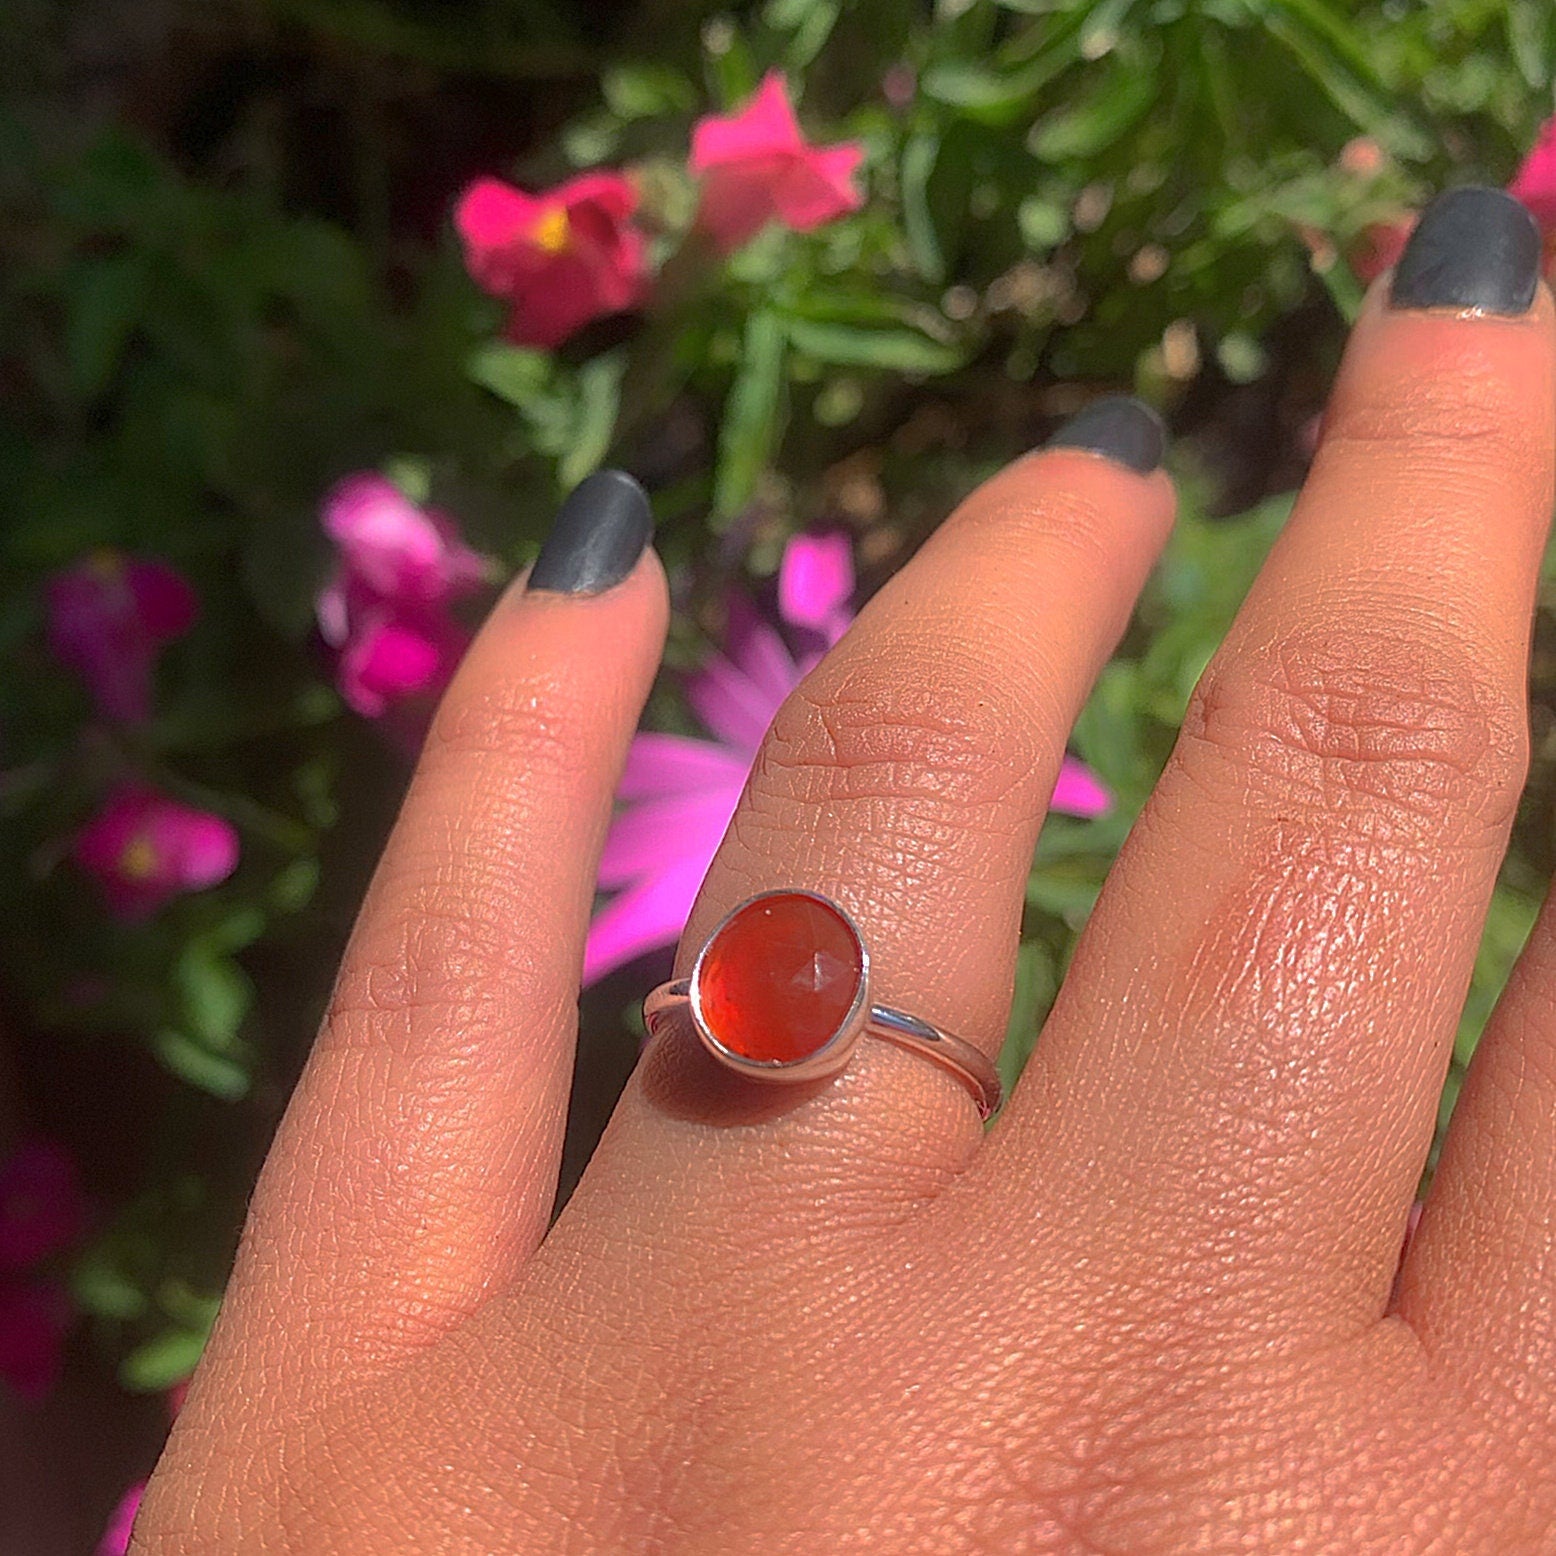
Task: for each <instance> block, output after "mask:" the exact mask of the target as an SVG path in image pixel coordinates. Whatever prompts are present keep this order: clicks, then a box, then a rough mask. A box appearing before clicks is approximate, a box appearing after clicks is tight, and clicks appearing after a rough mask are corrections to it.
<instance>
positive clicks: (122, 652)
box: [47, 551, 199, 724]
mask: <svg viewBox="0 0 1556 1556" xmlns="http://www.w3.org/2000/svg"><path fill="white" fill-rule="evenodd" d="M47 599H48V612H49V624H48V639H49V647H50V648H51V649H52V650H53V652H54V654H55V656H56V657H57V658H58V659H59V660H60V661H61V662H62V663H64V664H67V665H69V666H70V668H71V669H72V670H74V671H75V672H76V673H77V674H78V675H79V676H80V677H81V679H82V680H83V681H85V682H86V684H87V688H88V690H90V692H91V693H92V698H93V700H94V701H95V702H96V704H97V710H98V712H99V713H100V714H101V715H102V716H103V717H104V718H106V719H112V720H114V721H115V722H116V723H122V724H139V723H144V722H145V721H146V720H147V719H148V718H150V717H151V676H152V670H153V669H154V667H155V665H156V662H157V655H158V653H159V652H160V651H161V650H162V648H163V647H164V646H165V645H166V644H168V643H171V642H172V641H173V640H174V639H175V638H179V637H182V636H183V635H184V633H186V632H187V631H188V630H189V628H190V627H191V626H192V625H193V624H194V619H195V615H196V613H197V611H198V608H199V602H198V601H197V600H196V598H195V593H194V590H193V589H191V588H190V587H189V585H188V584H187V583H185V582H184V580H183V579H182V578H181V577H180V576H179V575H178V574H177V573H176V572H174V571H173V569H172V568H171V567H169V566H168V565H167V564H166V563H164V562H152V561H147V560H144V559H142V558H139V557H126V556H123V555H121V554H120V553H119V552H117V551H98V552H94V553H93V554H92V555H91V556H89V557H87V558H86V559H85V560H84V561H81V562H78V563H77V564H76V565H75V566H74V567H72V568H70V569H68V570H67V571H66V572H63V573H57V574H55V576H54V577H53V578H52V579H50V581H49V584H48V590H47Z"/></svg>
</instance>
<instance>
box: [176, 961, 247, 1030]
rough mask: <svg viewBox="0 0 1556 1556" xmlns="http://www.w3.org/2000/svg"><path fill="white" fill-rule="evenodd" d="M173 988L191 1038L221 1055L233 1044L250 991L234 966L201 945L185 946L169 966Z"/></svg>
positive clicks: (245, 1009) (234, 964)
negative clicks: (170, 966)
mask: <svg viewBox="0 0 1556 1556" xmlns="http://www.w3.org/2000/svg"><path fill="white" fill-rule="evenodd" d="M173 986H174V988H175V989H176V990H177V991H178V996H179V1006H180V1009H181V1011H182V1013H183V1020H184V1024H185V1027H186V1030H187V1031H188V1033H189V1035H190V1036H191V1037H194V1038H197V1039H198V1040H199V1041H200V1042H201V1043H202V1044H203V1045H204V1046H205V1047H207V1048H210V1049H213V1050H218V1051H222V1052H225V1051H227V1050H230V1049H231V1048H232V1047H233V1045H234V1044H235V1043H236V1041H237V1036H238V1029H239V1027H241V1026H242V1025H243V1020H244V1017H245V1016H247V1015H248V1011H249V1006H250V1004H251V1003H252V1002H253V998H254V988H253V985H252V984H251V983H250V982H249V980H248V976H247V975H246V974H245V973H244V972H243V970H242V968H240V967H239V966H238V964H237V963H236V962H234V961H232V960H230V959H229V958H227V957H225V956H223V955H221V954H220V953H219V952H217V951H215V950H213V949H212V947H211V946H210V945H209V944H208V943H207V942H204V941H199V940H196V941H193V942H191V943H190V944H189V945H187V946H186V947H185V948H184V950H183V952H182V954H181V955H180V956H179V958H178V960H177V962H175V963H174V965H173Z"/></svg>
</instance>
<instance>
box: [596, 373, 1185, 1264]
mask: <svg viewBox="0 0 1556 1556" xmlns="http://www.w3.org/2000/svg"><path fill="white" fill-rule="evenodd" d="M1162 443H1163V437H1162V432H1161V428H1160V424H1159V423H1158V422H1157V421H1156V419H1155V417H1154V416H1153V415H1152V414H1151V413H1150V412H1148V411H1147V410H1146V409H1145V408H1144V407H1143V406H1140V405H1139V404H1138V403H1137V402H1134V401H1123V400H1117V401H1108V402H1103V403H1102V404H1100V405H1099V406H1096V407H1093V408H1092V409H1091V410H1090V411H1089V412H1083V413H1082V417H1081V418H1080V419H1079V420H1078V422H1077V423H1075V424H1072V426H1071V427H1070V428H1069V429H1067V430H1066V431H1065V432H1063V433H1061V435H1060V438H1059V439H1058V440H1057V442H1056V445H1054V446H1050V448H1049V449H1048V450H1047V451H1045V452H1042V453H1040V454H1038V455H1036V456H1034V457H1030V458H1028V459H1025V460H1023V461H1021V462H1020V463H1018V464H1016V465H1014V466H1012V467H1011V468H1010V469H1008V470H1006V471H1005V472H1004V473H1003V474H1002V475H1000V476H998V477H997V478H996V479H994V480H993V481H991V482H990V483H989V484H988V485H986V486H985V487H983V488H982V489H981V490H980V491H978V492H977V493H976V494H975V495H973V496H972V497H971V498H969V499H968V501H967V502H966V503H965V504H964V505H963V506H962V507H961V508H960V509H959V510H958V511H957V513H956V514H955V515H953V516H952V517H951V518H950V519H949V520H947V521H946V523H945V524H944V525H943V526H942V527H941V529H940V530H939V532H938V533H937V534H936V535H934V536H933V537H932V538H931V540H930V541H929V542H928V543H927V544H926V545H925V546H924V547H923V549H922V550H921V551H920V552H919V554H918V555H917V557H915V559H914V560H913V561H912V563H910V564H909V566H908V567H906V568H905V569H904V570H903V571H902V572H901V573H900V574H898V576H897V577H896V578H895V579H893V581H892V582H891V583H890V584H888V585H887V586H886V587H885V588H884V589H882V590H881V592H880V593H879V594H878V595H877V596H876V597H875V598H874V599H873V600H872V601H871V602H870V604H869V605H868V606H867V607H866V608H865V610H864V611H863V613H862V614H861V615H860V617H859V618H858V620H857V621H855V622H854V624H853V626H852V627H851V628H850V630H849V632H848V633H847V635H846V636H845V637H844V638H843V640H842V641H841V642H840V643H839V644H838V646H837V647H836V648H834V649H833V651H832V652H831V654H830V655H829V656H828V657H827V659H826V660H825V661H824V662H823V663H822V664H821V666H820V667H819V668H818V669H817V670H816V671H815V672H814V673H813V674H812V675H811V676H810V677H809V678H808V679H807V680H806V681H805V682H804V684H803V685H802V686H801V687H800V688H799V689H798V690H797V691H796V692H795V693H794V694H793V695H792V696H791V697H790V698H789V700H788V701H787V702H786V703H785V704H784V706H783V708H782V709H781V711H780V712H779V713H778V715H777V718H776V719H775V721H774V723H773V726H772V729H771V730H770V731H769V733H768V735H767V738H766V740H765V742H764V743H763V745H762V748H761V751H760V754H759V756H758V758H757V760H756V763H755V766H754V768H753V770H752V773H751V776H750V779H749V781H748V784H747V787H746V791H745V793H744V795H743V797H742V798H741V801H740V804H739V807H738V809H737V811H736V814H735V817H734V819H733V821H732V823H731V825H730V828H729V831H728V833H727V835H726V837H725V839H724V843H723V846H722V847H721V849H720V851H719V853H718V856H717V858H716V859H715V861H714V864H713V866H712V868H711V870H710V871H709V873H708V877H707V880H706V882H705V884H704V888H703V891H702V895H701V896H700V898H699V899H698V902H697V905H696V909H695V911H694V913H693V915H692V918H691V922H690V924H689V925H688V928H687V931H686V934H685V936H684V937H683V940H682V945H681V955H680V966H681V968H682V969H683V970H684V969H685V968H686V967H687V966H688V965H689V963H690V960H691V958H692V956H693V955H694V954H695V950H696V947H697V946H698V944H699V943H700V942H701V940H702V939H703V938H704V937H705V936H706V935H707V934H708V933H709V931H710V930H711V929H712V928H713V926H714V925H715V924H716V923H717V921H718V920H719V919H720V918H721V917H723V915H724V914H725V913H726V912H727V911H728V910H729V909H730V908H732V907H733V906H734V905H735V904H737V903H738V902H740V901H741V900H743V899H744V898H746V897H748V896H751V895H753V894H755V893H757V892H760V891H764V890H768V889H773V888H781V887H798V888H802V889H809V890H814V891H819V892H822V893H824V894H826V895H827V896H829V897H831V898H833V899H834V900H835V901H837V902H839V903H840V904H842V905H843V906H844V907H845V908H846V909H847V910H848V911H849V912H850V913H851V914H852V915H853V916H854V918H855V920H856V922H857V923H858V924H859V926H860V928H861V930H862V932H863V935H864V938H865V941H866V944H867V946H868V947H869V950H870V957H871V973H870V976H871V994H872V998H873V999H875V1000H877V1001H883V1002H885V1003H888V1004H891V1005H895V1006H898V1007H899V1008H903V1009H906V1010H908V1011H911V1012H913V1013H915V1014H917V1015H920V1016H922V1017H924V1018H925V1019H927V1020H929V1021H932V1022H935V1023H937V1024H939V1025H941V1026H943V1027H945V1028H947V1029H949V1030H951V1031H953V1032H956V1033H959V1034H960V1035H961V1036H963V1037H964V1038H966V1039H968V1040H969V1041H971V1042H974V1043H976V1044H978V1045H979V1046H980V1047H981V1048H982V1049H983V1050H984V1051H985V1052H987V1053H992V1052H994V1051H995V1049H996V1048H997V1046H998V1044H999V1042H1000V1040H1001V1037H1002V1035H1003V1033H1004V1028H1005V1022H1006V1015H1007V1011H1008V1006H1009V998H1010V986H1011V978H1012V968H1013V958H1014V954H1015V950H1016V945H1017V939H1018V933H1019V928H1020V915H1021V906H1022V900H1023V892H1024V885H1025V881H1026V876H1027V872H1028V870H1029V868H1030V865H1031V858H1032V851H1033V847H1034V843H1035V840H1036V835H1037V829H1038V826H1039V824H1040V823H1041V820H1042V817H1043V813H1044V810H1045V808H1046V805H1047V802H1048V798H1049V795H1050V793H1051V791H1052V789H1053V786H1054V782H1055V779H1056V775H1057V774H1058V772H1059V769H1060V764H1061V761H1062V759H1063V755H1064V747H1065V741H1066V738H1067V736H1068V733H1069V729H1070V725H1071V722H1072V720H1073V719H1074V717H1075V714H1076V711H1077V709H1078V708H1079V706H1080V704H1081V701H1082V700H1083V698H1084V697H1085V695H1086V690H1087V688H1088V686H1089V685H1090V683H1091V681H1092V679H1093V677H1094V676H1095V674H1096V672H1097V670H1098V669H1099V667H1100V666H1101V664H1102V663H1103V662H1104V660H1105V659H1106V657H1107V655H1108V653H1109V651H1110V650H1111V648H1112V646H1113V644H1114V643H1115V642H1116V640H1117V638H1118V636H1119V634H1120V633H1121V631H1122V630H1123V627H1124V624H1125V622H1126V621H1127V620H1128V616H1129V613H1130V610H1131V609H1132V607H1133V603H1134V600H1135V597H1136V594H1137V593H1138V591H1139V589H1140V586H1141V584H1142V582H1143V581H1144V579H1145V576H1146V574H1147V572H1148V570H1149V568H1150V566H1151V563H1152V561H1153V559H1154V558H1155V556H1156V554H1157V552H1158V550H1159V549H1160V546H1161V544H1162V542H1163V540H1164V539H1165V537H1166V534H1167V532H1168V529H1169V527H1170V524H1171V518H1172V511H1173V496H1172V487H1171V483H1170V482H1169V480H1168V479H1167V477H1166V475H1165V474H1164V473H1162V471H1161V470H1160V469H1159V468H1158V465H1159V462H1160V457H1161V450H1162ZM1060 445H1063V446H1060ZM1099 454H1100V455H1102V456H1104V457H1098V455H1099ZM980 1139H981V1129H980V1126H979V1121H978V1115H977V1112H976V1109H975V1108H974V1106H973V1104H972V1102H971V1100H970V1099H969V1097H968V1095H967V1093H966V1091H965V1090H964V1089H963V1088H962V1086H961V1085H960V1084H959V1083H958V1082H957V1081H956V1080H955V1079H954V1078H952V1077H950V1076H948V1075H947V1074H946V1073H945V1072H943V1071H941V1070H940V1069H938V1068H937V1067H936V1066H935V1065H934V1064H933V1063H929V1062H926V1061H925V1060H924V1059H923V1058H921V1057H916V1056H914V1055H912V1054H909V1053H906V1052H904V1051H903V1050H900V1049H897V1048H895V1047H893V1046H892V1045H891V1044H889V1043H886V1042H882V1041H880V1040H878V1039H874V1038H866V1039H864V1040H863V1041H862V1042H861V1043H860V1044H859V1046H858V1047H857V1048H856V1049H855V1050H854V1052H853V1055H852V1057H851V1059H850V1061H849V1065H848V1068H847V1069H846V1070H845V1071H844V1072H843V1073H842V1074H841V1075H839V1076H837V1077H835V1078H834V1079H832V1080H830V1081H828V1082H825V1083H823V1084H822V1085H820V1086H819V1087H814V1088H811V1087H807V1088H803V1089H801V1090H799V1091H790V1090H789V1089H788V1088H776V1087H762V1086H753V1085H752V1083H751V1082H749V1081H745V1080H743V1079H741V1078H739V1077H728V1078H727V1080H726V1081H725V1082H724V1083H721V1072H719V1071H718V1070H717V1069H716V1068H715V1067H714V1064H713V1061H712V1060H711V1059H709V1058H707V1057H706V1056H705V1055H703V1054H702V1052H701V1050H700V1049H699V1048H698V1047H697V1045H696V1044H695V1042H694V1040H693V1039H691V1038H690V1036H689V1035H688V1034H686V1033H684V1032H682V1031H675V1030H672V1031H669V1032H666V1033H664V1034H662V1035H661V1037H660V1038H659V1039H657V1040H656V1042H655V1043H654V1045H653V1046H652V1047H651V1048H650V1049H649V1052H648V1056H647V1059H646V1061H645V1063H644V1065H642V1066H641V1067H640V1068H639V1071H638V1074H637V1075H636V1076H635V1077H634V1080H633V1083H632V1085H631V1086H630V1087H629V1089H628V1092H627V1094H626V1096H625V1097H624V1098H623V1101H622V1104H621V1107H620V1108H619V1110H618V1112H617V1115H616V1118H615V1120H614V1122H613V1124H612V1128H611V1130H610V1132H609V1134H608V1136H607V1139H606V1141H605V1143H604V1145H603V1146H602V1149H601V1152H600V1154H599V1155H598V1156H597V1158H596V1161H595V1164H594V1167H593V1168H591V1173H590V1176H589V1178H588V1179H587V1180H586V1184H585V1189H584V1191H582V1194H581V1197H580V1198H577V1199H575V1201H574V1207H576V1208H577V1210H578V1212H579V1215H580V1216H581V1217H583V1218H584V1219H585V1220H587V1219H589V1218H590V1217H593V1218H594V1219H595V1222H596V1227H598V1225H599V1224H601V1223H602V1222H604V1223H611V1222H612V1216H613V1210H612V1206H613V1195H614V1196H615V1197H616V1199H617V1200H619V1198H620V1189H621V1185H622V1183H623V1182H624V1181H626V1182H631V1183H643V1182H652V1183H654V1184H655V1185H656V1186H657V1189H658V1192H657V1193H656V1195H655V1196H653V1204H652V1206H651V1207H649V1206H645V1205H644V1204H643V1199H644V1196H641V1195H640V1196H638V1197H637V1200H636V1203H635V1204H634V1206H633V1216H634V1219H635V1223H636V1225H635V1228H634V1231H635V1232H636V1234H637V1235H639V1236H647V1235H649V1234H648V1232H647V1231H645V1230H644V1228H645V1226H646V1224H647V1221H648V1218H650V1217H656V1216H662V1217H663V1218H664V1219H665V1221H666V1223H667V1224H673V1225H674V1226H676V1227H677V1228H679V1229H680V1231H681V1234H682V1235H684V1234H685V1229H686V1228H687V1226H688V1225H690V1226H692V1227H694V1228H695V1227H698V1226H704V1225H706V1224H707V1223H709V1222H710V1221H715V1220H717V1219H719V1218H720V1217H724V1218H725V1219H726V1220H727V1218H728V1214H729V1198H728V1195H729V1194H734V1195H736V1196H742V1197H743V1196H749V1195H756V1196H759V1197H761V1198H762V1200H763V1202H764V1204H768V1205H771V1203H772V1202H773V1201H774V1200H775V1199H776V1200H778V1201H781V1205H782V1206H783V1207H787V1209H789V1210H791V1211H793V1212H794V1213H795V1214H796V1215H798V1216H799V1217H800V1218H801V1219H808V1221H809V1222H810V1223H813V1224H815V1229H816V1231H817V1235H818V1236H823V1235H824V1236H827V1237H834V1236H837V1235H846V1234H847V1233H849V1232H850V1231H851V1230H853V1229H854V1228H856V1227H857V1226H858V1224H859V1220H860V1218H859V1216H857V1215H851V1214H849V1213H848V1211H847V1209H846V1208H845V1207H851V1206H859V1205H862V1204H864V1203H866V1202H873V1203H874V1204H875V1205H876V1206H877V1209H878V1208H879V1205H880V1203H882V1202H883V1201H882V1196H889V1197H890V1198H892V1199H893V1200H894V1201H895V1200H900V1199H908V1200H913V1199H916V1198H918V1197H921V1196H922V1195H924V1194H926V1193H929V1192H932V1191H933V1189H934V1187H935V1186H936V1185H938V1184H940V1183H942V1182H944V1181H945V1180H946V1177H947V1174H948V1173H952V1172H954V1171H956V1170H957V1169H958V1168H959V1167H961V1166H963V1165H964V1164H965V1162H966V1160H967V1159H968V1156H969V1154H970V1153H971V1152H972V1151H973V1150H974V1149H975V1147H976V1145H977V1143H978V1141H979V1140H980ZM721 1190H727V1191H728V1193H726V1192H722V1191H721ZM776 1214H777V1211H776V1210H775V1211H774V1214H773V1215H769V1214H768V1212H767V1211H765V1210H764V1212H763V1215H762V1217H761V1218H759V1220H760V1224H761V1225H762V1226H763V1227H764V1229H765V1230H764V1235H765V1236H775V1235H776V1233H775V1227H776V1220H775V1216H776ZM872 1214H873V1212H872ZM713 1242H714V1240H713V1239H709V1240H708V1243H709V1246H710V1247H711V1246H713ZM717 1245H718V1246H719V1247H721V1248H724V1249H730V1248H734V1247H736V1246H738V1245H737V1243H735V1242H732V1241H731V1240H730V1239H729V1238H728V1237H727V1236H721V1238H720V1239H719V1240H718V1243H717ZM769 1246H770V1245H769Z"/></svg>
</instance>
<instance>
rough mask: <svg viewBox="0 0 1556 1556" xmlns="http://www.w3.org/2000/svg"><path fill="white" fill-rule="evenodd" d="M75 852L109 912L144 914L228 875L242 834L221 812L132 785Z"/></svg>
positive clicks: (85, 832) (89, 827) (92, 824)
mask: <svg viewBox="0 0 1556 1556" xmlns="http://www.w3.org/2000/svg"><path fill="white" fill-rule="evenodd" d="M72 857H73V858H74V859H75V862H76V863H77V865H79V866H80V867H81V869H83V870H85V871H86V873H87V874H88V875H91V876H93V877H95V878H96V880H97V883H98V884H99V885H100V886H101V887H102V889H103V894H104V895H105V896H106V897H107V899H108V907H109V911H110V912H112V913H114V914H116V915H117V916H118V917H119V918H123V919H130V920H134V919H143V918H148V917H150V915H151V914H153V913H155V912H156V911H157V909H158V908H160V907H161V906H162V905H163V904H164V903H165V902H167V901H168V900H169V899H170V898H173V897H176V896H178V895H180V894H181V893H183V892H189V891H201V890H204V889H205V888H206V887H208V886H215V885H217V884H218V883H220V882H221V881H224V880H226V879H227V877H228V876H229V875H231V874H232V872H233V871H234V870H235V869H236V868H237V864H238V834H237V832H236V831H235V830H234V829H233V826H232V824H231V823H230V822H228V821H226V820H224V819H223V818H222V817H220V816H213V815H212V814H210V812H208V811H203V810H195V809H193V808H192V807H191V806H188V805H181V804H179V803H178V801H177V800H170V799H168V798H167V796H166V795H163V794H158V793H157V792H156V791H155V790H154V789H147V788H143V787H141V786H139V785H136V784H127V785H125V786H123V787H121V788H119V789H117V790H116V791H115V792H114V793H113V794H112V795H110V796H109V799H108V802H107V803H106V804H105V805H104V806H103V808H102V810H100V811H99V812H98V813H97V815H96V816H95V817H93V819H92V820H91V821H89V822H88V823H87V824H86V826H85V827H83V828H82V830H81V831H80V832H79V833H78V834H77V835H76V841H75V846H74V848H73V850H72Z"/></svg>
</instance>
